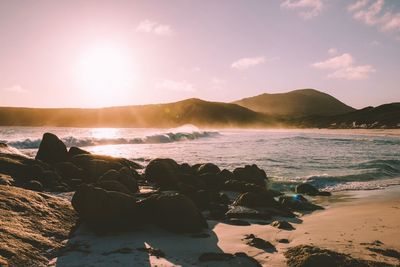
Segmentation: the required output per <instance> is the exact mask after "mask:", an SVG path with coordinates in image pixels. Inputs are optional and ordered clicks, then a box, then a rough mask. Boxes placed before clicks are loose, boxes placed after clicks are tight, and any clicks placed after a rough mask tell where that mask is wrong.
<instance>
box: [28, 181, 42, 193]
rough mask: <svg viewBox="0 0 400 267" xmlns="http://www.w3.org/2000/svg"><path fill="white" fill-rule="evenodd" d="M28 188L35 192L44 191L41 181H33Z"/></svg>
mask: <svg viewBox="0 0 400 267" xmlns="http://www.w3.org/2000/svg"><path fill="white" fill-rule="evenodd" d="M28 188H29V189H31V190H34V191H39V192H41V191H43V185H42V184H41V183H40V182H39V181H35V180H32V181H30V182H29V184H28Z"/></svg>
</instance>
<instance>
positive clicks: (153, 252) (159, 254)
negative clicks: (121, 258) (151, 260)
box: [137, 247, 165, 258]
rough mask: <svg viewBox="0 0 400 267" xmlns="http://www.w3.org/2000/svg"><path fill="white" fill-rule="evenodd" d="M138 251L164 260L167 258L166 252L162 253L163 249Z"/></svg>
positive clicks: (142, 249)
mask: <svg viewBox="0 0 400 267" xmlns="http://www.w3.org/2000/svg"><path fill="white" fill-rule="evenodd" d="M137 250H138V251H142V252H147V253H148V254H149V255H151V256H155V257H157V258H164V257H165V253H164V251H162V250H161V249H158V248H146V247H143V248H137Z"/></svg>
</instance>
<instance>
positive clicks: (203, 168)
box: [197, 163, 221, 174]
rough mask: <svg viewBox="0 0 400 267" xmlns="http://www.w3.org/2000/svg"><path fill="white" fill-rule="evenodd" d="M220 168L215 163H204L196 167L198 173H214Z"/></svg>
mask: <svg viewBox="0 0 400 267" xmlns="http://www.w3.org/2000/svg"><path fill="white" fill-rule="evenodd" d="M220 171H221V170H220V169H219V167H218V166H217V165H215V164H214V163H205V164H202V165H200V167H199V168H198V169H197V172H198V174H204V173H214V174H217V173H219V172H220Z"/></svg>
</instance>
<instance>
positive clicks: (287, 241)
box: [276, 238, 290, 244]
mask: <svg viewBox="0 0 400 267" xmlns="http://www.w3.org/2000/svg"><path fill="white" fill-rule="evenodd" d="M276 241H278V242H279V243H282V244H289V243H290V241H289V239H286V238H281V239H278V240H276Z"/></svg>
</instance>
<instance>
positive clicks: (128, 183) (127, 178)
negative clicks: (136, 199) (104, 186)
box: [98, 167, 139, 193]
mask: <svg viewBox="0 0 400 267" xmlns="http://www.w3.org/2000/svg"><path fill="white" fill-rule="evenodd" d="M135 175H138V174H137V172H136V171H135V170H131V169H129V168H128V167H122V168H121V169H120V170H119V171H116V170H109V171H107V172H106V173H104V174H103V175H102V176H101V177H100V178H99V179H98V182H102V181H115V182H118V183H120V184H122V185H124V186H125V188H127V189H128V190H129V192H130V193H136V192H137V191H138V190H139V186H138V183H137V181H136V178H135Z"/></svg>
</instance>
